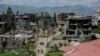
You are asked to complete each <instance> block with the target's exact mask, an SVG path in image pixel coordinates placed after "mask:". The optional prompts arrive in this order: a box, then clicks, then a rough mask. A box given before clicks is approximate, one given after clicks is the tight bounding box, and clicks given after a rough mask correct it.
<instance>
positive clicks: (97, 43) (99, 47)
mask: <svg viewBox="0 0 100 56" xmlns="http://www.w3.org/2000/svg"><path fill="white" fill-rule="evenodd" d="M60 50H62V51H63V52H64V53H65V55H68V56H100V39H97V40H94V41H91V42H85V43H82V44H79V45H74V46H66V47H63V48H61V49H60Z"/></svg>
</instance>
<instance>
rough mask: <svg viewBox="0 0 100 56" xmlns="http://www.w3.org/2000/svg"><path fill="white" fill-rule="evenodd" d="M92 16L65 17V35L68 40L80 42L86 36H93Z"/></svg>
mask: <svg viewBox="0 0 100 56" xmlns="http://www.w3.org/2000/svg"><path fill="white" fill-rule="evenodd" d="M91 23H92V17H89V16H76V15H75V16H69V17H68V18H66V19H65V25H64V37H65V38H67V40H68V42H73V41H74V42H80V40H81V39H84V37H90V36H91Z"/></svg>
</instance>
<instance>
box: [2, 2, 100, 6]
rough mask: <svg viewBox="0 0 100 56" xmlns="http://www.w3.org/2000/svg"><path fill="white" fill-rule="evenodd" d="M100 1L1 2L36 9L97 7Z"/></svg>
mask: <svg viewBox="0 0 100 56" xmlns="http://www.w3.org/2000/svg"><path fill="white" fill-rule="evenodd" d="M99 1H100V0H0V4H10V5H27V6H34V7H48V6H49V7H52V6H66V5H84V6H91V5H95V4H97V3H98V2H99Z"/></svg>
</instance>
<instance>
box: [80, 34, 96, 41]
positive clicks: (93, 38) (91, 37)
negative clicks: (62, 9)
mask: <svg viewBox="0 0 100 56" xmlns="http://www.w3.org/2000/svg"><path fill="white" fill-rule="evenodd" d="M95 39H97V38H96V36H95V35H92V36H89V37H85V39H82V41H81V42H88V41H91V40H95Z"/></svg>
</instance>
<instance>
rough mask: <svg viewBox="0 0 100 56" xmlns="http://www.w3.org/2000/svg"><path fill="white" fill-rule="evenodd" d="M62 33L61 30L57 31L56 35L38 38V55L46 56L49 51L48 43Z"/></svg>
mask: <svg viewBox="0 0 100 56" xmlns="http://www.w3.org/2000/svg"><path fill="white" fill-rule="evenodd" d="M60 34H61V32H57V33H56V34H55V35H53V36H50V37H47V38H38V41H37V48H36V53H37V56H45V54H46V52H47V51H48V50H47V48H46V45H47V43H48V42H50V41H51V40H52V39H53V38H54V37H56V36H58V35H60ZM40 42H42V43H43V44H44V45H41V44H40Z"/></svg>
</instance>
